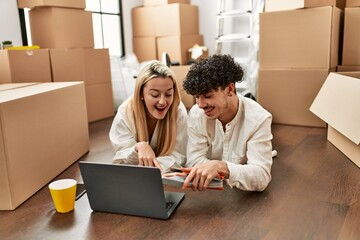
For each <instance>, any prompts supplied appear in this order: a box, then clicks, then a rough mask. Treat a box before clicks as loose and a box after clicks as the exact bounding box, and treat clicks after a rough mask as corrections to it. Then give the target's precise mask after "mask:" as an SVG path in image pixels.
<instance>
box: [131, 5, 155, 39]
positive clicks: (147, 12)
mask: <svg viewBox="0 0 360 240" xmlns="http://www.w3.org/2000/svg"><path fill="white" fill-rule="evenodd" d="M154 9H155V8H153V7H136V8H133V9H132V10H131V21H132V32H133V37H154V36H155V35H156V34H155V27H156V26H155V13H154Z"/></svg>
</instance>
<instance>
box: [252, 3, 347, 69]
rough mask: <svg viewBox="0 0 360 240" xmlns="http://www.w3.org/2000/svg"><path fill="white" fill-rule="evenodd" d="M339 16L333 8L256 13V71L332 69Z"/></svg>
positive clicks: (337, 10)
mask: <svg viewBox="0 0 360 240" xmlns="http://www.w3.org/2000/svg"><path fill="white" fill-rule="evenodd" d="M341 13H342V11H341V10H340V9H338V8H335V7H319V8H307V9H300V10H291V11H279V12H266V13H260V43H259V65H260V68H263V69H265V68H304V69H309V68H313V69H325V68H327V69H330V68H335V67H336V66H337V65H338V58H339V37H340V34H339V32H340V22H341Z"/></svg>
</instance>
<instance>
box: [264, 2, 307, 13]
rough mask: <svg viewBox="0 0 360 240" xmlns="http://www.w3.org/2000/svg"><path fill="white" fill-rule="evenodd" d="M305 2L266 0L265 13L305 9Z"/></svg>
mask: <svg viewBox="0 0 360 240" xmlns="http://www.w3.org/2000/svg"><path fill="white" fill-rule="evenodd" d="M304 7H305V3H304V0H291V1H283V0H266V1H265V12H273V11H284V10H294V9H300V8H304Z"/></svg>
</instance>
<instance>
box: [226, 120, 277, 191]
mask: <svg viewBox="0 0 360 240" xmlns="http://www.w3.org/2000/svg"><path fill="white" fill-rule="evenodd" d="M271 139H272V134H271V115H270V116H269V117H267V118H266V119H265V120H264V121H263V122H261V123H260V125H259V126H258V127H257V128H256V129H255V130H254V133H253V135H252V136H251V138H249V139H248V141H247V150H246V157H247V163H246V164H244V165H242V164H235V163H231V162H227V166H228V169H229V171H230V174H229V179H227V183H228V184H229V185H230V186H231V187H236V188H239V189H241V190H246V191H263V190H264V189H265V188H266V187H267V185H268V184H269V182H270V180H271V173H270V171H271V166H272V156H271V152H272V144H271Z"/></svg>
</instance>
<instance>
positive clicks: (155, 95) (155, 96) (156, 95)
mask: <svg viewBox="0 0 360 240" xmlns="http://www.w3.org/2000/svg"><path fill="white" fill-rule="evenodd" d="M151 96H152V97H154V98H157V97H159V95H158V94H151Z"/></svg>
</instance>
